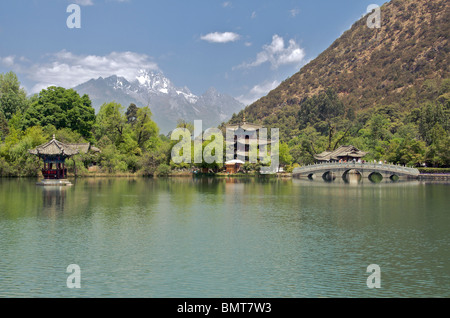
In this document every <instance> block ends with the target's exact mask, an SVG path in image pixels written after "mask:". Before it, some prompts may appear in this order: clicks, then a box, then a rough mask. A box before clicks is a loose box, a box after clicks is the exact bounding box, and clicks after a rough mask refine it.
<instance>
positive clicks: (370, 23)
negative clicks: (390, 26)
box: [366, 4, 381, 29]
mask: <svg viewBox="0 0 450 318" xmlns="http://www.w3.org/2000/svg"><path fill="white" fill-rule="evenodd" d="M367 13H369V16H368V17H367V21H366V25H367V27H368V28H369V29H380V28H381V9H380V6H379V5H376V4H371V5H369V6H368V7H367Z"/></svg>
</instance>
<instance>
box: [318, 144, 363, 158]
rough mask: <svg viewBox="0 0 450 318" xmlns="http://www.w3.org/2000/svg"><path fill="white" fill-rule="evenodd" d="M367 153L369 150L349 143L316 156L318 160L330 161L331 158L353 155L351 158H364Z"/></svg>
mask: <svg viewBox="0 0 450 318" xmlns="http://www.w3.org/2000/svg"><path fill="white" fill-rule="evenodd" d="M365 155H367V152H364V151H361V150H359V149H358V148H356V147H354V146H352V145H349V146H340V147H339V148H338V149H336V150H334V151H324V152H322V153H320V154H317V155H315V156H314V158H315V159H316V160H320V161H330V160H339V158H342V157H351V158H362V157H364V156H365Z"/></svg>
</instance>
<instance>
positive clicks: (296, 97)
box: [229, 0, 450, 165]
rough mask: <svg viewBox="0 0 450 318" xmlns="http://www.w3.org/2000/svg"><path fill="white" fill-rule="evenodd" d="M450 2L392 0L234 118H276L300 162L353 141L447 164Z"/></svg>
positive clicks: (374, 153) (273, 122)
mask: <svg viewBox="0 0 450 318" xmlns="http://www.w3.org/2000/svg"><path fill="white" fill-rule="evenodd" d="M449 7H450V6H449V5H448V3H447V1H445V0H435V1H428V0H417V1H409V0H392V1H390V2H388V3H386V4H385V5H383V6H382V7H381V17H382V23H381V28H379V29H376V28H375V29H370V28H368V27H367V25H366V20H367V17H363V18H362V19H360V20H359V21H357V22H356V23H355V24H354V25H353V26H352V27H351V28H350V29H349V30H348V31H346V32H345V33H344V34H343V35H342V36H341V37H340V38H339V39H337V40H336V41H335V42H334V43H333V44H332V45H331V46H330V47H329V48H328V49H326V50H325V51H324V52H323V53H321V54H320V55H319V56H318V57H317V58H316V59H314V60H313V61H311V62H310V63H308V64H307V65H305V66H304V67H303V68H302V69H301V70H300V71H299V72H298V73H296V74H294V75H293V76H291V77H290V78H288V79H286V80H285V81H284V82H283V83H281V84H280V85H279V87H277V88H276V89H274V90H273V91H271V92H270V93H269V94H268V95H267V96H265V97H263V98H261V99H259V100H258V101H256V102H255V103H253V104H252V105H249V106H248V107H246V108H245V109H244V110H243V111H241V112H240V113H239V114H235V115H234V116H233V117H232V119H231V120H230V121H229V123H238V122H240V121H242V119H243V117H244V114H245V117H246V120H247V121H248V122H254V123H258V124H263V125H264V126H265V127H268V128H272V127H273V128H279V129H280V134H281V138H282V140H283V141H284V142H286V143H288V144H289V146H290V152H291V155H292V156H293V162H297V163H299V164H306V163H310V162H312V161H313V155H314V153H317V152H321V151H323V150H326V149H334V148H336V147H338V146H339V145H342V144H350V143H352V144H354V145H355V146H357V147H360V148H361V149H363V150H366V151H369V152H370V155H369V158H370V159H377V160H379V159H384V160H389V161H391V162H398V163H403V164H408V163H409V164H421V163H424V162H426V163H427V164H428V165H449V164H450V158H449V153H448V149H449V148H450V147H449V146H450V142H449V122H450V121H449V116H450V115H449V112H450V110H449V107H450V106H449V100H450V82H449V60H448V56H449V45H448V35H449V34H450V9H449ZM446 149H447V150H446Z"/></svg>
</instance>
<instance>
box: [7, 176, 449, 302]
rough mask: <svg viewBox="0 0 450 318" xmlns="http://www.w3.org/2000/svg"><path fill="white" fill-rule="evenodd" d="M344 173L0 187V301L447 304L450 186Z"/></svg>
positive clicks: (11, 183)
mask: <svg viewBox="0 0 450 318" xmlns="http://www.w3.org/2000/svg"><path fill="white" fill-rule="evenodd" d="M349 177H350V178H349V180H348V182H345V181H344V180H343V179H342V178H336V180H335V181H334V182H332V183H325V182H323V180H322V179H321V178H319V179H318V180H316V181H310V180H308V179H305V180H302V179H277V178H265V179H259V178H211V177H209V178H173V179H144V178H142V179H133V178H129V179H128V178H121V179H98V178H97V179H94V178H92V179H79V180H75V181H74V186H72V187H70V188H64V187H61V188H41V187H36V186H35V185H34V182H32V181H30V182H28V181H26V180H25V181H24V180H21V181H17V180H11V181H0V234H1V235H0V255H1V258H0V264H1V265H2V266H0V297H1V296H17V295H21V296H44V297H55V296H56V297H59V296H68V297H71V296H73V294H71V292H72V291H70V290H68V289H67V288H65V280H66V278H67V276H66V275H65V274H66V273H65V268H66V267H67V265H68V264H71V263H77V264H79V265H80V266H81V267H82V269H83V271H84V272H83V273H84V275H85V276H83V279H84V280H83V282H84V285H83V288H82V290H81V291H77V293H78V294H77V296H86V297H182V298H183V297H186V298H188V297H224V298H226V297H243V298H244V297H322V296H326V297H334V296H336V297H347V296H349V297H358V296H362V297H365V296H368V297H373V296H374V293H373V291H372V290H368V289H367V286H366V282H365V280H366V278H367V275H366V272H365V270H366V268H367V266H368V265H369V264H371V263H376V264H379V265H380V266H381V268H382V271H383V274H382V279H383V282H382V284H384V285H382V286H383V288H382V289H381V290H378V291H376V296H379V297H390V296H427V295H431V296H447V295H448V283H450V282H449V277H450V275H449V272H448V270H447V268H448V266H447V265H448V259H449V251H448V245H449V243H450V238H449V233H450V231H449V224H450V219H449V217H450V215H449V214H448V212H447V210H448V204H449V197H448V186H446V185H442V184H425V183H423V182H420V181H409V182H398V183H394V182H385V183H383V182H382V183H372V182H370V181H368V180H367V179H366V178H365V179H364V180H358V179H352V176H349ZM55 282H56V283H55ZM58 282H62V283H58Z"/></svg>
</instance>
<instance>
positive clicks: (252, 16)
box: [251, 11, 256, 19]
mask: <svg viewBox="0 0 450 318" xmlns="http://www.w3.org/2000/svg"><path fill="white" fill-rule="evenodd" d="M251 18H252V19H254V18H256V11H253V12H252V15H251Z"/></svg>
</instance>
